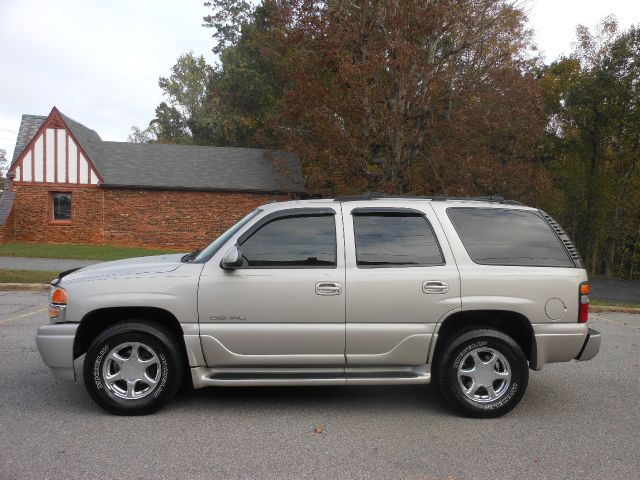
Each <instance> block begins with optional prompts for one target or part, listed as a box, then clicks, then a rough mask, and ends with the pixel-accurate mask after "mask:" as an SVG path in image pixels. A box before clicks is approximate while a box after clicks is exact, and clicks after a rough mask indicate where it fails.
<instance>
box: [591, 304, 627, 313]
mask: <svg viewBox="0 0 640 480" xmlns="http://www.w3.org/2000/svg"><path fill="white" fill-rule="evenodd" d="M589 312H593V313H604V312H611V313H635V314H640V308H638V307H625V306H617V305H589Z"/></svg>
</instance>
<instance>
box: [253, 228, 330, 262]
mask: <svg viewBox="0 0 640 480" xmlns="http://www.w3.org/2000/svg"><path fill="white" fill-rule="evenodd" d="M242 255H243V257H244V263H245V266H248V267H271V268H287V267H307V268H313V267H316V268H318V267H335V265H336V228H335V220H334V216H333V215H317V216H316V215H313V216H301V217H285V218H280V219H277V220H274V221H272V222H269V223H267V224H266V225H264V226H263V227H261V228H260V229H259V230H258V231H257V232H255V233H254V234H253V235H252V236H251V237H249V238H248V239H247V240H246V241H245V242H244V243H243V244H242Z"/></svg>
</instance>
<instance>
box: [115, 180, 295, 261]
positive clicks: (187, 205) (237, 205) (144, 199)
mask: <svg viewBox="0 0 640 480" xmlns="http://www.w3.org/2000/svg"><path fill="white" fill-rule="evenodd" d="M271 198H272V197H270V196H269V195H256V194H248V193H220V192H189V191H165V190H162V191H160V190H104V202H105V222H104V225H105V226H104V229H105V230H104V243H107V244H111V245H120V244H121V245H153V246H160V247H167V248H178V249H187V250H190V249H193V248H196V247H204V246H206V245H207V244H209V243H210V242H211V241H212V240H213V239H214V238H216V237H217V236H219V235H220V234H221V233H223V232H224V231H225V230H226V229H227V228H229V227H230V226H231V225H233V224H234V223H236V222H237V221H238V220H239V219H240V218H242V217H243V216H245V215H246V214H247V213H249V212H250V211H252V210H254V209H255V208H256V207H258V206H260V205H263V204H265V203H267V202H268V201H269V200H270V199H271ZM279 199H286V197H282V196H281V197H280V198H279Z"/></svg>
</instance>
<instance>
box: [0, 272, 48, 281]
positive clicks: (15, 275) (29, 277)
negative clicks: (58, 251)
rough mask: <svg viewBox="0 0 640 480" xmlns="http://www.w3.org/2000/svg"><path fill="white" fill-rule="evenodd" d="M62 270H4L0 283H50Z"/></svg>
mask: <svg viewBox="0 0 640 480" xmlns="http://www.w3.org/2000/svg"><path fill="white" fill-rule="evenodd" d="M58 273H60V272H52V271H49V270H2V269H0V283H49V282H51V280H53V279H54V278H56V277H57V276H58Z"/></svg>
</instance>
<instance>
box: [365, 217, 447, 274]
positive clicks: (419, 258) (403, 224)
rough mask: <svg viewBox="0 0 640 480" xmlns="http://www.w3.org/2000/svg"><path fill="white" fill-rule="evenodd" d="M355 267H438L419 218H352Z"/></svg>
mask: <svg viewBox="0 0 640 480" xmlns="http://www.w3.org/2000/svg"><path fill="white" fill-rule="evenodd" d="M353 228H354V231H355V238H356V260H357V264H358V267H361V268H367V267H369V268H370V267H394V266H401V267H402V266H429V265H442V264H443V263H444V259H443V258H442V253H441V252H440V247H439V245H438V241H437V240H436V238H435V236H434V234H433V231H432V230H431V225H429V222H428V221H427V219H426V218H424V217H423V216H422V215H419V214H396V213H384V214H382V213H375V214H354V216H353Z"/></svg>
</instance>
